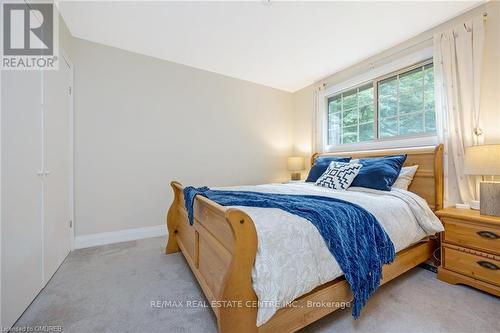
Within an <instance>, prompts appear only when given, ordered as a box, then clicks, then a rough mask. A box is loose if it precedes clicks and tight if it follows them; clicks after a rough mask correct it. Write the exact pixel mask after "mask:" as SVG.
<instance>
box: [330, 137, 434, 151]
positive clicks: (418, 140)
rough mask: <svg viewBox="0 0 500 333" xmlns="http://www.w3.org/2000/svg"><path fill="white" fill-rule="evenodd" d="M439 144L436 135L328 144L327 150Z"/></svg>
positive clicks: (357, 149) (356, 149)
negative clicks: (335, 144)
mask: <svg viewBox="0 0 500 333" xmlns="http://www.w3.org/2000/svg"><path fill="white" fill-rule="evenodd" d="M437 144H438V138H437V136H436V135H432V136H418V137H412V138H404V139H394V140H378V141H367V142H359V143H353V144H343V145H337V146H326V147H325V152H327V153H333V152H343V151H349V152H352V151H359V150H375V149H390V148H409V147H423V146H435V145H437Z"/></svg>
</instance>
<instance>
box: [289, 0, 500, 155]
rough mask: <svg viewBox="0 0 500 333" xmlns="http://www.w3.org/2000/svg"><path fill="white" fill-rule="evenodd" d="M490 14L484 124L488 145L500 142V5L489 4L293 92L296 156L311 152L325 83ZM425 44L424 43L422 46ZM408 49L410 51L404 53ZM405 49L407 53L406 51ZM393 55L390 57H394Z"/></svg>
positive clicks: (485, 64)
mask: <svg viewBox="0 0 500 333" xmlns="http://www.w3.org/2000/svg"><path fill="white" fill-rule="evenodd" d="M485 11H486V12H488V21H487V28H486V39H485V45H486V46H485V54H484V64H483V71H482V75H483V76H482V95H481V125H482V128H483V131H484V134H485V143H499V142H500V93H499V91H500V2H490V3H487V4H485V5H482V6H480V7H477V8H475V9H474V10H472V11H469V12H467V13H464V14H463V15H460V16H458V17H456V18H454V19H452V20H450V21H448V22H445V23H443V24H442V25H440V26H438V27H435V28H433V29H430V30H428V31H426V32H424V33H422V34H420V35H418V36H416V37H415V38H412V39H410V40H408V41H406V42H404V43H401V44H399V45H397V46H395V47H393V48H390V49H388V50H386V51H384V52H382V53H380V54H377V55H375V56H373V57H371V58H368V59H366V60H365V61H363V62H360V63H358V64H356V65H354V66H351V67H349V68H347V69H345V70H343V71H341V72H338V73H335V74H333V75H331V76H328V77H326V78H324V79H322V80H320V81H318V82H316V83H315V84H313V85H310V86H308V87H305V88H303V89H301V90H299V91H297V92H295V93H294V126H293V127H294V129H293V136H294V154H296V155H304V156H308V155H310V154H311V153H313V152H312V148H311V145H312V130H313V127H312V117H313V110H314V105H313V92H314V89H316V87H319V86H321V85H322V84H323V83H328V84H336V83H340V82H343V81H346V80H347V79H349V78H352V77H354V76H356V75H359V74H362V73H364V72H366V71H368V70H369V68H370V64H371V63H375V64H376V65H377V66H381V65H383V64H386V63H389V62H391V61H394V60H395V59H396V58H397V57H401V56H403V55H405V54H408V53H411V52H415V51H416V49H417V48H410V49H408V47H410V46H412V45H415V44H417V43H419V42H420V41H424V40H425V39H427V38H429V37H431V36H433V35H434V34H435V33H437V32H438V31H443V30H445V29H448V28H450V27H451V26H454V25H456V24H459V22H463V21H464V20H465V19H467V18H470V17H472V16H474V15H481V14H482V13H483V12H485ZM421 45H423V44H421ZM405 49H407V50H405ZM404 50H405V51H404ZM393 54H394V56H391V55H393Z"/></svg>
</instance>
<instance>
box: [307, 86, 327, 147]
mask: <svg viewBox="0 0 500 333" xmlns="http://www.w3.org/2000/svg"><path fill="white" fill-rule="evenodd" d="M324 90H325V89H324V87H323V86H319V87H316V88H314V91H313V103H314V111H313V119H312V138H311V145H312V147H311V150H312V153H313V154H314V153H323V152H324V150H325V142H324V137H325V135H324V134H325V133H324V132H325V127H326V126H325V110H324V102H325V97H324Z"/></svg>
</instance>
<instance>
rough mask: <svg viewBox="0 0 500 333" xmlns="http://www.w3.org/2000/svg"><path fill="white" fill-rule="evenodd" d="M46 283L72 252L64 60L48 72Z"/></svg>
mask: <svg viewBox="0 0 500 333" xmlns="http://www.w3.org/2000/svg"><path fill="white" fill-rule="evenodd" d="M43 81H44V85H43V87H44V91H43V97H44V103H43V104H44V106H43V109H44V136H45V145H44V146H45V147H44V152H45V153H44V155H45V158H44V164H45V166H44V169H45V177H44V223H43V226H44V230H43V246H44V251H43V257H44V258H43V259H44V260H43V262H44V264H43V265H44V273H43V274H44V281H45V283H47V282H48V281H49V280H50V278H51V277H52V275H53V274H54V273H55V272H56V270H57V269H58V268H59V266H60V265H61V263H62V262H63V260H64V259H65V258H66V256H67V255H68V253H69V252H70V247H71V237H70V230H71V229H70V220H71V207H72V204H71V202H70V200H71V195H70V194H71V193H70V191H71V183H72V181H71V177H72V172H71V169H72V150H71V145H72V133H71V128H72V126H71V123H70V121H72V117H71V103H70V102H71V99H70V90H69V89H70V88H69V87H70V84H71V71H70V68H69V66H68V65H67V63H66V62H65V61H64V59H63V58H62V57H61V61H60V62H59V70H57V71H46V72H44V79H43Z"/></svg>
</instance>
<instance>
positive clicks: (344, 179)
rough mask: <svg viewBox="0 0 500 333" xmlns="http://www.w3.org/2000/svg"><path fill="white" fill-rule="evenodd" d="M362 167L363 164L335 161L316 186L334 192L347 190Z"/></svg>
mask: <svg viewBox="0 0 500 333" xmlns="http://www.w3.org/2000/svg"><path fill="white" fill-rule="evenodd" d="M362 166H363V165H361V164H353V163H344V162H335V161H333V162H331V163H330V165H329V166H328V168H327V169H326V171H325V172H324V173H323V174H322V175H321V177H319V178H318V180H317V181H316V185H318V186H322V187H327V188H332V189H334V190H347V189H348V188H349V186H351V183H352V181H353V180H354V178H356V176H357V175H358V172H359V169H361V167H362Z"/></svg>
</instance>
